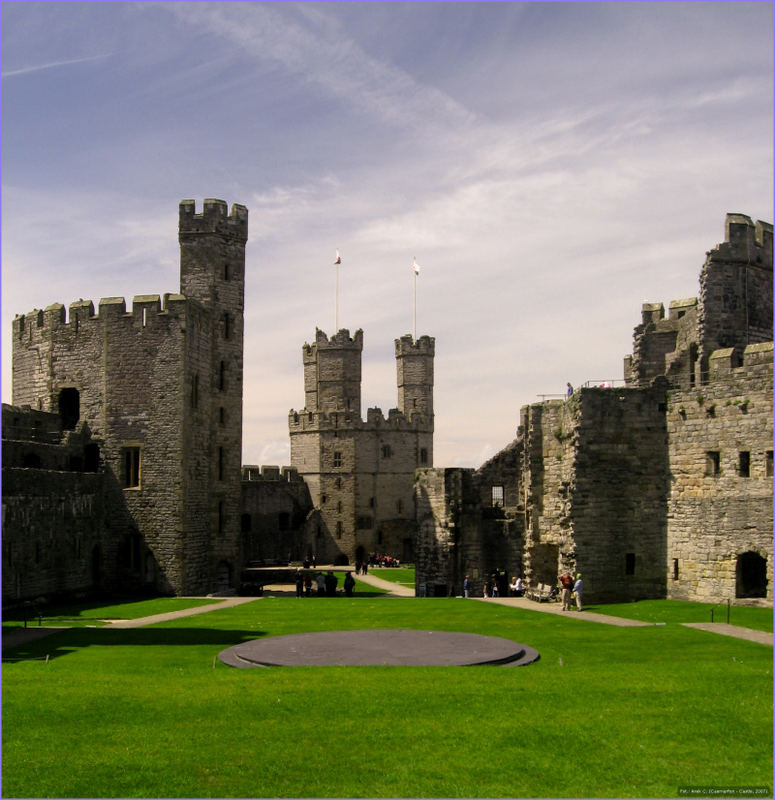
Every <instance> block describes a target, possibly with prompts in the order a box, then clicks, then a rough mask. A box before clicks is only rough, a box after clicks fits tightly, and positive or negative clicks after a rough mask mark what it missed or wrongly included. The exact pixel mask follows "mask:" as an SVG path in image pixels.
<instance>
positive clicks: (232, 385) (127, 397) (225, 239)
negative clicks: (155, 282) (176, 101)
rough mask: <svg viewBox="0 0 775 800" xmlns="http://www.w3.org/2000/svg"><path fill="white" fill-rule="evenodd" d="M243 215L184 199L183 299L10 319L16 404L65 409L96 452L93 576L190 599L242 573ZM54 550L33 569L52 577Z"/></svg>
mask: <svg viewBox="0 0 775 800" xmlns="http://www.w3.org/2000/svg"><path fill="white" fill-rule="evenodd" d="M247 222H248V220H247V209H246V208H245V207H244V206H240V205H234V206H232V209H231V213H229V212H228V208H227V205H226V203H224V202H223V201H222V200H205V201H204V208H203V211H202V213H201V214H197V213H196V209H195V204H194V201H192V200H185V201H183V202H181V204H180V217H179V239H180V248H181V259H180V290H181V294H166V295H164V298H163V302H162V300H161V299H160V298H159V296H158V295H142V296H137V297H135V298H134V300H133V304H132V309H131V310H130V311H127V308H126V303H125V301H124V298H116V297H110V298H105V299H102V300H101V301H100V302H99V305H98V313H97V314H95V309H94V304H93V303H92V302H90V301H79V302H76V303H73V304H72V305H71V306H70V309H69V315H66V314H65V308H64V306H62V305H60V304H58V303H57V304H54V305H51V306H48V307H47V308H46V309H45V310H42V311H40V310H35V311H33V312H31V313H30V314H25V315H22V316H18V317H16V319H15V320H14V323H13V337H14V341H13V402H14V405H15V406H30V407H31V408H32V409H35V410H37V411H42V412H51V413H54V414H58V415H59V417H60V419H61V423H62V427H63V428H64V429H65V431H67V430H70V431H73V432H74V433H75V432H78V433H79V435H80V434H82V433H83V432H84V431H85V432H86V433H87V434H88V435H89V436H91V437H92V439H93V443H94V446H96V447H98V448H99V453H98V456H95V459H96V458H97V457H98V458H99V467H100V470H101V471H104V476H105V486H104V490H103V505H104V514H105V520H104V526H103V530H102V533H101V534H100V538H99V539H98V540H97V541H96V542H95V543H94V544H93V545H90V547H91V551H90V552H89V553H84V554H83V555H82V557H83V558H84V559H88V560H90V562H91V576H92V583H93V584H94V585H102V586H104V587H110V588H112V589H116V588H120V587H121V586H124V585H126V586H136V585H138V584H141V585H142V584H146V585H148V586H149V587H152V588H155V589H157V590H161V591H166V592H172V593H176V594H195V593H205V592H212V591H215V590H217V589H219V588H226V587H227V586H229V585H233V581H234V580H235V579H236V578H238V577H239V571H240V569H241V556H240V551H239V523H240V492H241V489H240V481H241V471H240V459H241V445H242V371H243V317H244V288H245V245H246V242H247ZM3 499H4V502H6V500H7V501H8V502H9V503H10V504H12V503H13V498H6V496H5V495H4V498H3ZM22 544H23V543H20V544H19V547H20V551H19V552H21V548H22ZM51 552H52V554H53V553H54V550H52V551H51ZM79 557H81V555H80V554H79ZM52 559H53V560H52V563H51V564H50V565H49V564H46V565H41V564H36V571H37V572H38V573H41V572H45V570H46V569H49V568H50V570H51V573H52V581H51V583H52V584H55V583H56V581H55V580H54V577H53V576H54V573H55V572H56V571H57V569H59V568H60V566H61V565H57V564H56V563H54V561H56V558H55V557H54V556H53V555H52ZM5 566H6V565H5V561H4V567H5ZM42 585H45V583H44V584H42Z"/></svg>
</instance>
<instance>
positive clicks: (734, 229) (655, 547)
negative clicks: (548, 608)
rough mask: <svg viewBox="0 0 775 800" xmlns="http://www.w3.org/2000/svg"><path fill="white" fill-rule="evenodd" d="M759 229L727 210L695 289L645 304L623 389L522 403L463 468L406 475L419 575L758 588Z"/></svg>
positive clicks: (642, 587)
mask: <svg viewBox="0 0 775 800" xmlns="http://www.w3.org/2000/svg"><path fill="white" fill-rule="evenodd" d="M772 339H773V329H772V226H771V225H769V224H767V223H763V222H757V223H755V224H754V223H753V222H752V221H751V220H750V219H749V218H748V217H746V216H744V215H741V214H729V215H727V219H726V228H725V240H724V242H722V243H721V244H719V245H718V246H717V247H716V248H714V249H713V250H711V251H710V252H708V254H707V258H706V260H705V264H704V266H703V268H702V272H701V274H700V295H699V297H698V298H691V299H687V300H679V301H676V302H674V303H671V304H670V310H669V315H668V317H665V310H664V306H663V305H662V304H661V303H656V304H645V305H644V306H643V311H642V321H641V324H640V325H638V327H636V328H635V334H634V343H633V353H632V355H631V356H628V357H627V358H625V363H624V381H622V382H617V383H621V385H613V386H609V385H606V386H602V387H601V386H594V385H586V386H583V387H581V388H579V389H577V390H576V391H575V392H574V393H573V394H572V396H570V397H568V398H565V399H562V400H546V401H543V402H540V403H535V404H531V405H528V406H525V407H523V408H522V410H521V413H520V425H519V429H518V431H517V437H516V439H515V440H514V441H513V442H512V443H511V444H510V445H508V446H507V447H506V448H505V449H504V450H502V451H501V452H500V453H498V454H497V455H496V456H495V457H494V458H492V459H491V460H490V461H489V462H488V463H486V464H484V465H483V466H482V467H481V468H480V469H478V470H460V469H455V470H450V469H447V470H430V471H425V472H422V473H420V477H419V481H418V488H417V492H418V499H417V508H418V526H419V527H418V543H417V559H416V560H417V574H418V582H425V583H426V584H427V585H428V586H433V587H435V589H436V593H439V594H443V593H446V592H455V591H456V592H458V593H460V591H461V585H462V580H463V577H464V575H465V574H467V573H468V574H470V575H471V576H472V579H473V583H474V586H475V591H479V592H481V586H482V584H483V582H484V580H485V578H486V577H489V576H490V575H491V574H493V573H497V574H498V575H499V576H500V579H501V582H503V579H504V578H505V576H507V575H523V576H524V577H525V578H526V580H527V582H528V584H531V585H536V584H539V583H548V584H550V585H552V586H554V585H556V584H557V579H558V576H559V575H560V574H562V573H563V572H565V571H566V570H568V571H570V572H574V573H575V572H581V573H582V574H583V577H584V582H585V597H586V598H587V599H588V600H591V601H594V602H597V601H614V600H635V599H641V598H659V597H668V598H674V599H681V600H698V601H707V602H719V601H721V600H726V599H732V600H733V601H738V602H745V601H747V600H749V599H752V598H762V599H765V598H766V600H767V601H769V602H770V603H771V602H772V598H773V588H772V576H773V560H772V529H773V527H772V526H773V515H772V498H773V494H772V476H773V464H772V458H773V451H772V438H773V423H772V404H773V374H772V371H773V343H772Z"/></svg>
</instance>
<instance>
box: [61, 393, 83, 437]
mask: <svg viewBox="0 0 775 800" xmlns="http://www.w3.org/2000/svg"><path fill="white" fill-rule="evenodd" d="M59 418H60V419H61V420H62V428H63V429H64V430H66V431H74V430H75V426H76V425H77V424H78V420H79V419H80V418H81V396H80V395H79V394H78V389H72V388H67V389H62V391H61V392H59Z"/></svg>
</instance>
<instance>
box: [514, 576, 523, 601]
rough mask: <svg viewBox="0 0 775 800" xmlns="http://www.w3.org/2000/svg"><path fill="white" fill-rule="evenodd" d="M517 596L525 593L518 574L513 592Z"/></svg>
mask: <svg viewBox="0 0 775 800" xmlns="http://www.w3.org/2000/svg"><path fill="white" fill-rule="evenodd" d="M515 594H516V595H517V597H522V596H523V595H524V594H525V583H524V581H523V580H522V577H521V576H520V577H519V578H517V591H516V592H515Z"/></svg>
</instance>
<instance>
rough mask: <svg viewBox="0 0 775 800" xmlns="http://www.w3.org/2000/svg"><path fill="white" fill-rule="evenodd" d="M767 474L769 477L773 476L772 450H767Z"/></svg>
mask: <svg viewBox="0 0 775 800" xmlns="http://www.w3.org/2000/svg"><path fill="white" fill-rule="evenodd" d="M766 474H767V477H768V478H771V477H772V450H768V451H767V464H766Z"/></svg>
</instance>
